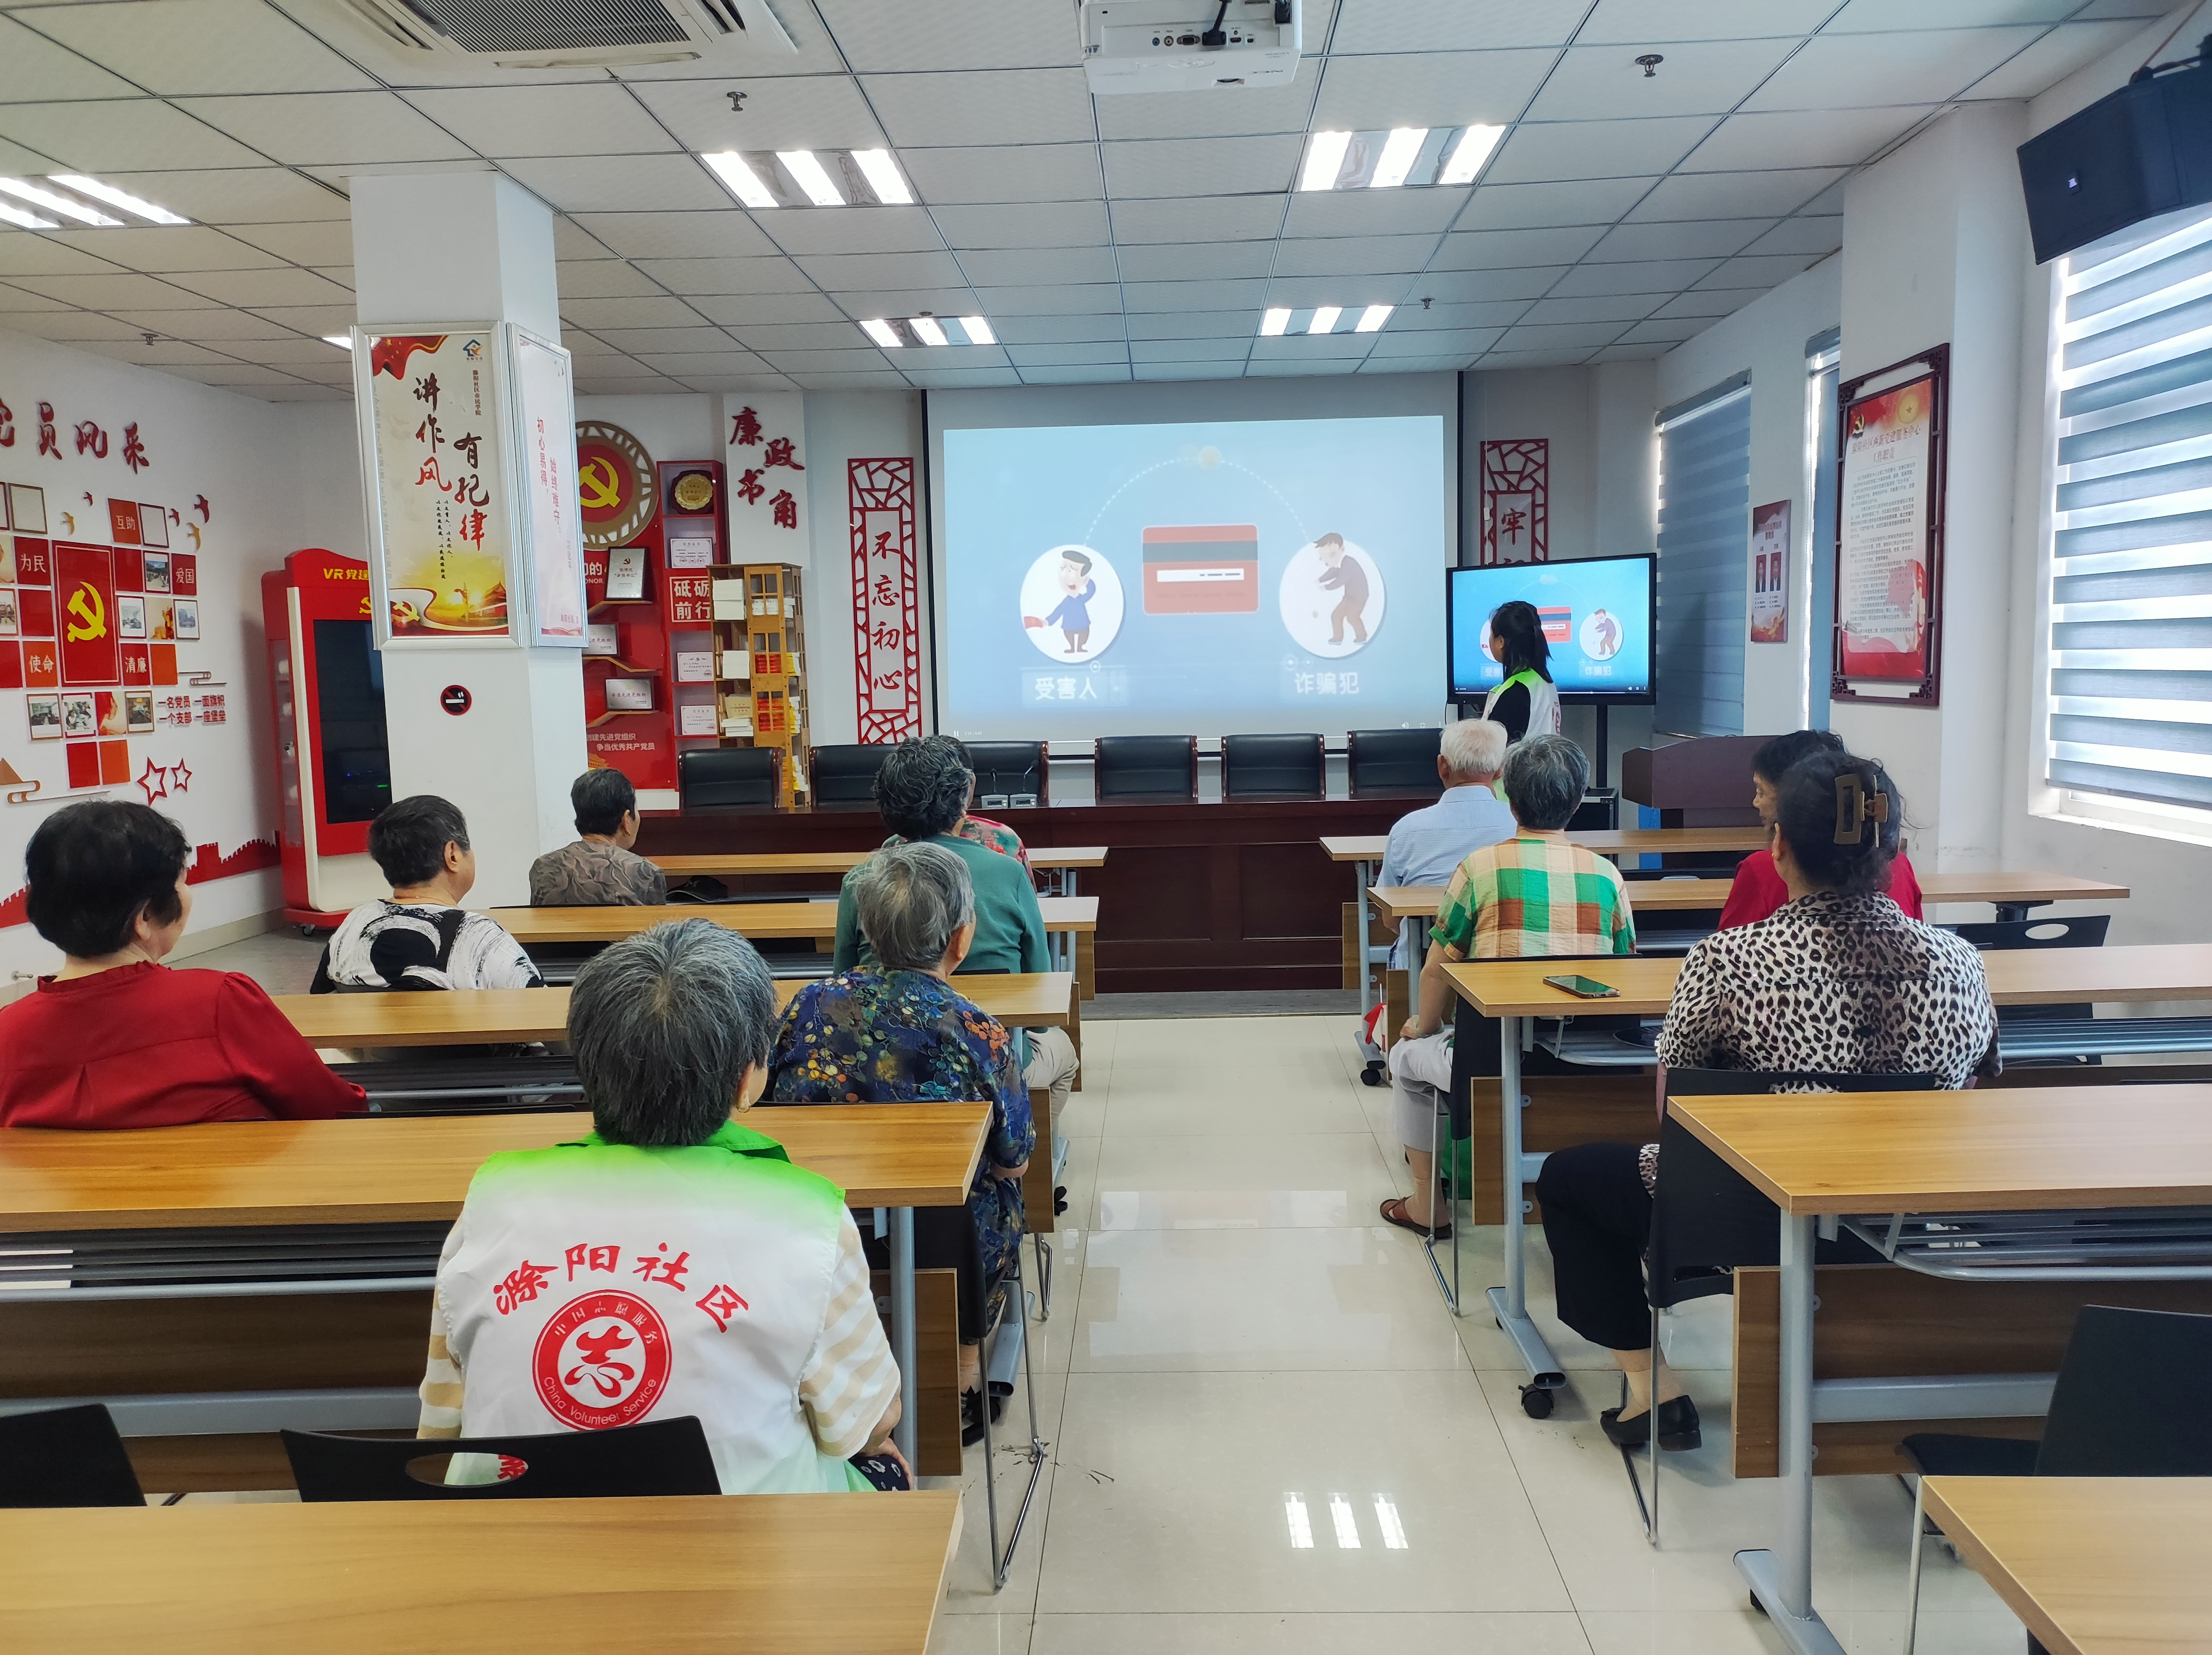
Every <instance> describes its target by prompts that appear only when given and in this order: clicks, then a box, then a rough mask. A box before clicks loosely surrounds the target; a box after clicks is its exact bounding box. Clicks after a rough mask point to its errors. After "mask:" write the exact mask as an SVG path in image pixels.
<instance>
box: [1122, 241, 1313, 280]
mask: <svg viewBox="0 0 2212 1655" xmlns="http://www.w3.org/2000/svg"><path fill="white" fill-rule="evenodd" d="M1117 263H1118V264H1119V266H1120V269H1121V279H1122V280H1123V281H1125V282H1200V281H1213V280H1218V279H1219V278H1222V277H1225V276H1266V275H1267V273H1268V272H1269V271H1271V270H1273V269H1274V265H1275V244H1274V243H1273V242H1272V241H1198V242H1180V241H1169V242H1151V243H1146V244H1145V245H1143V246H1134V247H1124V248H1122V249H1121V252H1120V255H1119V258H1118V260H1117Z"/></svg>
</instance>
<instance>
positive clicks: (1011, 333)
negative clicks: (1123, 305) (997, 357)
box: [991, 316, 1125, 349]
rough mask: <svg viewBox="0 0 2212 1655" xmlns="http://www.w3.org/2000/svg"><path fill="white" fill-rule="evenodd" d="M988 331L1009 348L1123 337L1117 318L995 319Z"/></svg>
mask: <svg viewBox="0 0 2212 1655" xmlns="http://www.w3.org/2000/svg"><path fill="white" fill-rule="evenodd" d="M991 330H992V331H993V332H994V333H995V334H997V335H998V336H999V339H1000V343H1003V344H1005V345H1006V347H1007V348H1008V349H1012V348H1013V347H1014V346H1016V345H1050V344H1118V343H1121V340H1122V338H1123V337H1124V336H1125V335H1124V330H1123V327H1122V324H1121V318H1120V317H1118V316H1009V317H1006V318H1003V319H1000V318H995V317H994V318H992V322H991Z"/></svg>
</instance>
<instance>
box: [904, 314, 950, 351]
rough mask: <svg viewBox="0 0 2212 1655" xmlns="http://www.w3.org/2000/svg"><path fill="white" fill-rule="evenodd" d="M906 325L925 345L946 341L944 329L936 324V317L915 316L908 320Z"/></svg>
mask: <svg viewBox="0 0 2212 1655" xmlns="http://www.w3.org/2000/svg"><path fill="white" fill-rule="evenodd" d="M907 326H908V327H910V328H912V329H913V330H914V336H915V338H917V339H919V340H921V343H923V344H925V345H941V344H945V343H947V341H946V339H945V330H944V329H943V328H940V327H939V326H938V325H937V318H935V317H933V316H917V317H915V318H914V319H913V320H912V321H910V322H908V324H907Z"/></svg>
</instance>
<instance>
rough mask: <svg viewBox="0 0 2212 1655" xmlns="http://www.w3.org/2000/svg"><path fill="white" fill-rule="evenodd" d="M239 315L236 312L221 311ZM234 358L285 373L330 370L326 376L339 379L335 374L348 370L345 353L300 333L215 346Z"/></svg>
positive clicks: (228, 342)
mask: <svg viewBox="0 0 2212 1655" xmlns="http://www.w3.org/2000/svg"><path fill="white" fill-rule="evenodd" d="M222 313H223V314H226V315H231V316H235V315H238V314H240V312H236V311H229V312H222ZM216 349H219V350H222V351H225V352H227V353H228V354H229V355H233V356H235V357H237V358H238V359H239V360H240V361H246V362H253V363H256V364H258V365H259V366H260V367H281V368H283V370H284V371H285V372H286V373H301V372H303V371H307V372H313V371H315V370H318V369H331V370H334V371H333V372H331V373H330V374H329V375H328V376H327V377H329V378H331V379H336V378H337V377H339V373H338V371H342V370H346V369H347V367H348V361H347V353H346V352H344V351H342V350H338V349H335V348H333V347H332V346H331V344H330V343H328V342H326V341H325V340H321V339H310V338H307V336H305V335H303V334H297V333H293V334H286V335H283V336H281V337H279V338H275V339H245V340H234V341H226V342H224V343H222V344H220V345H218V346H217V347H216Z"/></svg>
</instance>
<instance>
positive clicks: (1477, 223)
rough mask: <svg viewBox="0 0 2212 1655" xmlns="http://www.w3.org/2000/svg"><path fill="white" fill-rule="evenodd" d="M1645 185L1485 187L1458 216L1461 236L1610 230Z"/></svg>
mask: <svg viewBox="0 0 2212 1655" xmlns="http://www.w3.org/2000/svg"><path fill="white" fill-rule="evenodd" d="M1652 183H1653V180H1652V179H1641V178H1638V179H1595V180H1591V181H1588V182H1584V183H1580V184H1486V185H1483V186H1482V188H1480V190H1477V191H1475V192H1474V200H1473V201H1472V202H1470V203H1468V209H1467V211H1466V212H1464V213H1462V214H1461V215H1460V219H1459V228H1461V229H1462V230H1534V229H1547V228H1550V227H1553V226H1556V225H1565V224H1610V223H1612V222H1613V221H1614V220H1615V219H1617V218H1619V217H1620V215H1622V214H1623V213H1625V212H1626V211H1627V210H1628V209H1630V208H1631V207H1633V206H1634V205H1635V204H1636V203H1637V202H1638V199H1639V198H1640V197H1642V196H1643V195H1644V191H1647V190H1649V189H1650V187H1651V185H1652Z"/></svg>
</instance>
